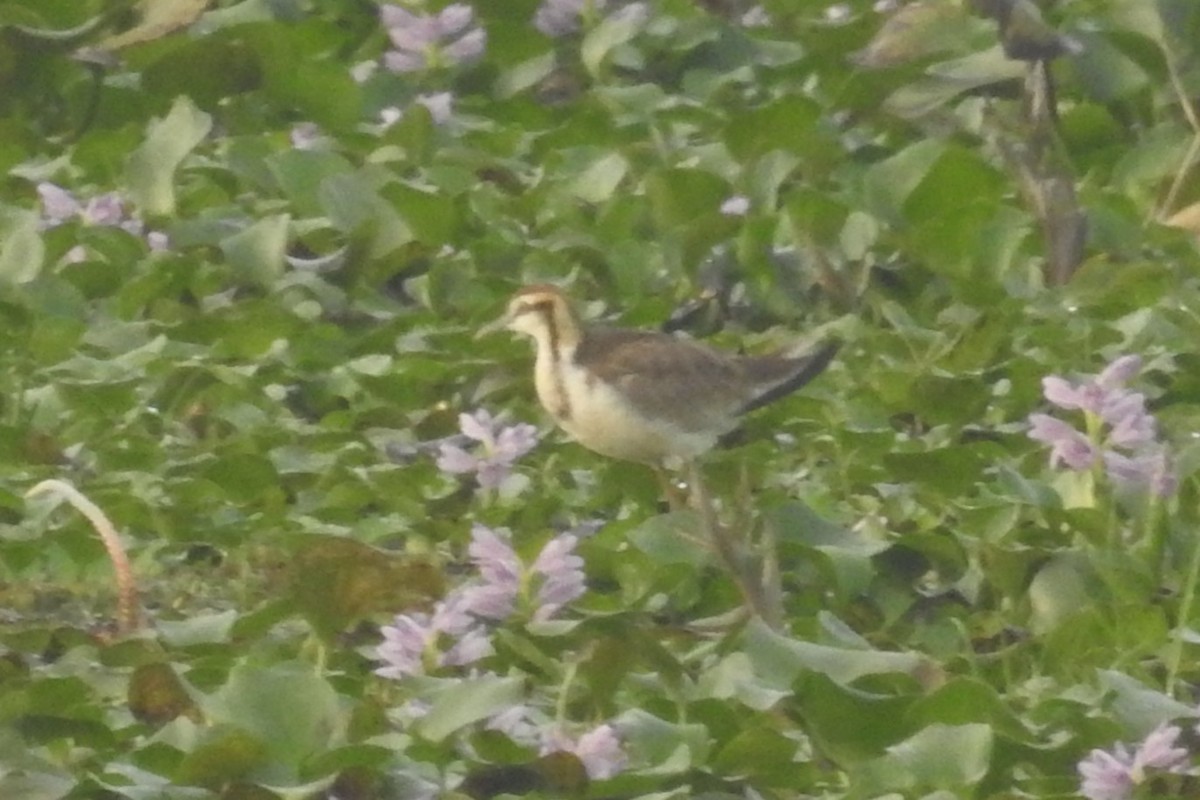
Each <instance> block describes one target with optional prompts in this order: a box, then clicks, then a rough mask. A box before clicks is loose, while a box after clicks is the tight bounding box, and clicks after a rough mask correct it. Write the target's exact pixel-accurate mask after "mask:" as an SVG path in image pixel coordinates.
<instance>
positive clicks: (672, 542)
mask: <svg viewBox="0 0 1200 800" xmlns="http://www.w3.org/2000/svg"><path fill="white" fill-rule="evenodd" d="M699 530H701V527H700V519H699V516H698V515H697V514H696V513H695V512H694V511H676V512H671V513H668V514H656V515H655V516H653V517H650V518H649V519H647V520H646V521H645V522H643V523H641V524H640V525H638V526H637V527H636V528H633V529H632V530H630V531H629V532H628V534H627V536H628V538H629V541H630V543H631V544H633V546H634V547H636V548H637V549H639V550H641V551H642V552H643V553H645V554H646V555H648V556H649V557H650V558H651V559H652V560H654V561H655V562H656V563H659V564H688V565H691V566H695V567H699V566H700V565H702V564H706V563H708V562H709V561H710V560H711V557H710V555H709V553H708V551H706V550H705V548H704V546H703V545H702V544H701V543H700V542H698V541H696V540H695V537H696V535H697V531H699Z"/></svg>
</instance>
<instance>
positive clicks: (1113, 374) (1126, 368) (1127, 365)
mask: <svg viewBox="0 0 1200 800" xmlns="http://www.w3.org/2000/svg"><path fill="white" fill-rule="evenodd" d="M1141 371H1142V359H1141V356H1135V355H1128V356H1121V357H1119V358H1117V359H1114V360H1113V362H1112V363H1111V364H1109V365H1108V366H1107V367H1105V368H1104V369H1103V370H1101V372H1100V374H1099V375H1097V376H1096V383H1098V384H1100V385H1101V386H1103V387H1104V388H1106V389H1115V388H1116V387H1118V386H1124V385H1125V384H1126V383H1128V382H1129V381H1131V380H1133V379H1134V378H1136V377H1137V374H1138V373H1139V372H1141Z"/></svg>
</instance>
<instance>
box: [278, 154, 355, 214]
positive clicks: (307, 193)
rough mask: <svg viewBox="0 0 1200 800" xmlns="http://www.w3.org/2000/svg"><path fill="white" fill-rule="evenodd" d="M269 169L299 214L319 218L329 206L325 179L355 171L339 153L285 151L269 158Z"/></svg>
mask: <svg viewBox="0 0 1200 800" xmlns="http://www.w3.org/2000/svg"><path fill="white" fill-rule="evenodd" d="M266 165H267V168H268V169H269V170H270V172H271V174H272V175H273V176H274V178H275V181H276V182H277V183H278V185H279V188H280V189H282V190H283V193H284V194H285V195H286V196H287V199H288V201H289V202H291V203H292V206H293V210H294V212H295V213H296V214H297V215H298V216H302V217H318V216H322V215H324V214H326V213H327V211H328V209H327V208H326V206H325V202H323V198H322V196H321V187H322V186H323V184H324V182H325V181H326V180H327V179H329V178H332V177H334V176H338V175H349V174H353V173H354V171H355V170H354V165H353V164H351V163H350V162H349V161H347V160H346V159H345V158H344V157H343V156H341V155H338V154H337V153H330V152H326V151H314V150H296V149H290V150H285V151H283V152H282V153H277V154H275V155H273V156H271V157H270V158H268V159H267V162H266Z"/></svg>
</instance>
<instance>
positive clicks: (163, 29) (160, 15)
mask: <svg viewBox="0 0 1200 800" xmlns="http://www.w3.org/2000/svg"><path fill="white" fill-rule="evenodd" d="M207 6H208V1H207V0H142V2H141V3H138V7H139V8H140V9H141V19H139V20H138V24H137V25H136V26H135V27H133V28H130V29H129V30H127V31H122V32H121V33H118V34H116V35H114V36H109V37H106V38H104V39H101V40H100V43H99V45H98V46H99V47H101V48H103V49H105V50H120V49H121V48H123V47H129V46H130V45H134V44H142V43H144V42H150V41H153V40H155V39H160V38H162V37H163V36H167V35H169V34H171V33H173V32H175V31H177V30H179V29H180V28H184V27H186V26H188V25H191V24H192V23H193V22H195V21H196V19H197V18H199V16H200V15H201V14H203V13H204V9H205V8H206V7H207Z"/></svg>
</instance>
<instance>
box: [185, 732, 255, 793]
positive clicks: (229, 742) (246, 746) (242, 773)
mask: <svg viewBox="0 0 1200 800" xmlns="http://www.w3.org/2000/svg"><path fill="white" fill-rule="evenodd" d="M198 739H199V740H198V741H196V742H195V743H194V744H193V746H192V747H191V749H189V750H188V751H187V752H186V754H185V755H184V757H183V759H182V760H181V761H180V762H179V765H178V767H177V768H176V770H175V775H174V778H175V780H176V781H178V782H179V783H182V784H184V785H187V786H205V787H209V788H213V789H215V788H217V787H219V786H224V785H226V784H228V783H231V782H233V781H237V780H241V779H242V778H244V777H246V776H247V775H249V774H250V773H251V772H252V771H253V770H256V769H258V768H259V767H262V766H263V765H264V764H266V763H267V762H268V761H269V758H270V754H269V752H268V748H267V746H266V744H265V743H264V742H263V740H262V739H261V738H260V737H257V736H254V735H253V734H251V733H250V732H248V731H245V730H242V729H239V728H237V727H235V726H232V725H220V724H218V725H215V726H212V727H210V728H207V729H205V730H204V732H203V733H202V734H200V735H199V737H198Z"/></svg>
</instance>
